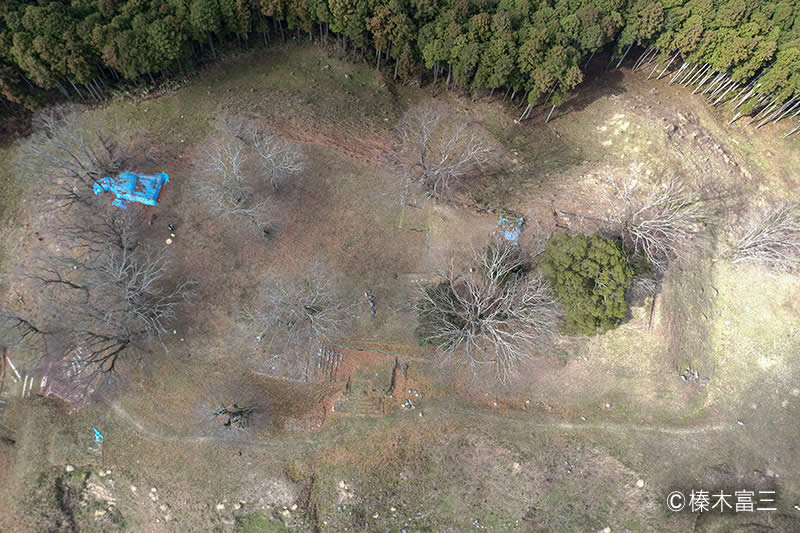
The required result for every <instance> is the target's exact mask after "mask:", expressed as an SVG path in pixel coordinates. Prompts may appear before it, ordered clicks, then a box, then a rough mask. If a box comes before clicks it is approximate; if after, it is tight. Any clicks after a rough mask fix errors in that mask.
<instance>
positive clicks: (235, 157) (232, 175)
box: [195, 143, 272, 231]
mask: <svg viewBox="0 0 800 533" xmlns="http://www.w3.org/2000/svg"><path fill="white" fill-rule="evenodd" d="M245 159H246V157H245V154H244V152H243V149H242V148H241V147H240V146H237V145H234V144H233V143H227V144H221V145H218V146H216V147H214V148H213V149H212V151H211V152H209V153H208V155H207V158H206V162H205V174H206V176H207V181H205V182H203V183H200V184H199V185H198V186H197V188H196V189H195V191H196V194H197V198H198V200H199V201H200V202H201V203H203V205H205V206H206V207H207V208H208V209H210V210H211V211H212V212H213V213H217V214H218V215H220V216H221V217H222V218H224V219H225V220H229V221H230V220H232V221H237V220H239V221H247V222H249V223H252V224H254V225H255V226H256V227H257V228H258V229H259V230H260V231H264V230H265V229H268V228H269V227H270V225H271V224H272V222H271V219H270V204H269V200H268V199H267V198H265V197H263V195H259V194H258V192H257V191H256V190H255V183H254V180H253V178H252V176H249V175H248V173H247V172H246V171H245V162H246V161H245Z"/></svg>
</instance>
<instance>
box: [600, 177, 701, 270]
mask: <svg viewBox="0 0 800 533" xmlns="http://www.w3.org/2000/svg"><path fill="white" fill-rule="evenodd" d="M637 172H638V167H636V166H634V167H632V172H631V175H630V176H628V177H626V178H624V179H622V180H617V179H615V178H614V177H613V176H609V177H608V180H609V183H610V184H611V194H609V195H607V196H606V200H607V201H608V203H609V205H610V206H611V214H610V216H608V217H607V218H606V222H607V223H608V224H610V225H611V227H612V230H613V231H614V232H616V233H618V234H619V235H620V236H621V237H622V242H623V246H625V247H626V248H628V249H629V250H630V251H632V253H633V254H642V255H643V256H644V257H645V258H646V259H647V261H648V262H649V263H650V264H651V265H652V266H653V268H654V269H655V270H656V271H657V272H658V273H663V272H664V271H665V270H666V268H667V264H668V263H669V262H670V261H671V260H673V259H675V258H677V257H678V256H679V255H680V254H681V253H682V251H683V250H684V248H685V247H686V246H687V245H689V244H690V243H691V242H692V241H693V240H694V239H695V238H696V237H697V236H698V235H699V234H700V233H701V232H702V229H703V223H704V222H705V221H706V220H707V218H708V216H707V213H706V208H705V204H704V202H703V199H702V198H701V197H700V195H698V194H696V193H694V192H693V191H692V190H691V189H689V187H687V186H686V185H685V184H684V183H682V182H680V181H679V180H678V179H676V178H669V179H667V180H665V181H663V182H661V183H659V184H657V185H655V186H653V187H649V188H645V187H643V186H642V185H641V184H640V182H639V181H638V180H637V178H636V174H637Z"/></svg>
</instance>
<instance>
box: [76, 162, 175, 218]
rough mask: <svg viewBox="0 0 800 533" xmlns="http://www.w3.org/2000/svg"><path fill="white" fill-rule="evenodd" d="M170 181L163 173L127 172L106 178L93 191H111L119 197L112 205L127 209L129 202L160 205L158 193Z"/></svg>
mask: <svg viewBox="0 0 800 533" xmlns="http://www.w3.org/2000/svg"><path fill="white" fill-rule="evenodd" d="M168 181H169V176H167V175H166V174H165V173H163V172H161V173H160V174H153V175H148V174H136V173H133V172H127V171H126V172H123V173H122V174H119V175H118V176H116V177H114V178H112V177H105V178H103V179H101V180H98V181H97V182H96V183H95V184H94V185H93V186H92V189H94V193H95V194H103V193H104V192H106V191H111V192H112V193H114V196H116V197H117V198H116V200H114V201H113V202H111V203H112V204H113V205H115V206H117V207H121V208H122V209H125V208H126V207H127V205H128V202H139V203H140V204H145V205H158V193H159V192H160V191H161V186H162V185H164V184H165V183H166V182H168Z"/></svg>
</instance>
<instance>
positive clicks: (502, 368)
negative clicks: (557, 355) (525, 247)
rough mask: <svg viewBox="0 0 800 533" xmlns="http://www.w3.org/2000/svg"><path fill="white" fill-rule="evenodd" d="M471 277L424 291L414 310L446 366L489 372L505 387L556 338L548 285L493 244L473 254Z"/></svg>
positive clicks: (449, 278) (518, 255)
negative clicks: (459, 365)
mask: <svg viewBox="0 0 800 533" xmlns="http://www.w3.org/2000/svg"><path fill="white" fill-rule="evenodd" d="M474 263H475V264H476V265H477V268H473V272H463V273H460V272H456V270H455V269H454V267H453V266H451V267H450V269H449V270H448V271H447V272H446V273H445V274H444V276H443V277H444V281H443V282H441V283H439V284H437V285H429V286H426V287H423V288H422V289H421V291H420V300H419V302H418V304H417V312H418V316H419V322H420V328H419V332H420V335H421V336H422V338H423V340H424V341H425V342H428V343H431V344H434V345H436V346H437V347H438V349H439V351H440V352H441V353H442V354H443V355H444V357H445V360H447V361H454V362H458V363H465V364H467V365H468V366H469V367H470V368H471V369H472V370H473V372H474V371H477V370H479V368H480V367H484V366H487V365H489V366H491V367H492V368H493V369H494V371H495V375H496V378H497V379H498V380H499V381H501V382H507V381H509V380H510V379H511V378H512V377H513V376H514V375H515V374H516V372H517V370H518V368H519V365H520V364H521V363H524V362H525V361H527V360H529V359H530V358H531V356H532V355H533V354H534V353H535V352H536V351H538V350H541V349H542V348H543V347H545V346H546V345H548V344H549V343H550V342H552V340H553V339H554V338H555V337H556V335H557V331H558V329H557V317H558V311H557V304H556V300H555V297H554V295H553V292H552V289H551V287H550V284H549V283H548V282H547V280H545V279H544V278H542V277H541V276H539V275H538V274H536V273H533V272H529V271H528V265H527V261H526V259H525V257H524V255H523V254H522V252H521V251H520V250H519V248H518V247H515V246H512V245H510V244H508V243H507V242H506V241H503V240H494V241H492V242H490V244H489V245H488V246H487V247H486V248H484V249H483V250H481V251H479V252H476V253H475V255H474Z"/></svg>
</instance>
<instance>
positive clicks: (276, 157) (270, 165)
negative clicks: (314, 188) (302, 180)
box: [253, 133, 305, 191]
mask: <svg viewBox="0 0 800 533" xmlns="http://www.w3.org/2000/svg"><path fill="white" fill-rule="evenodd" d="M253 151H254V152H255V154H256V156H257V157H258V160H259V163H260V165H261V172H262V174H263V176H264V178H265V179H266V180H267V181H269V184H270V185H271V186H272V190H273V191H277V190H278V188H279V186H280V185H281V184H282V183H284V182H285V181H286V180H288V179H290V178H293V177H295V176H298V175H299V174H300V173H302V172H303V169H304V168H305V159H304V158H303V154H302V152H300V150H299V149H298V148H297V147H296V146H294V145H293V144H291V143H289V142H288V141H286V140H284V139H282V138H281V137H280V136H279V135H278V134H276V133H267V134H261V133H255V134H254V135H253Z"/></svg>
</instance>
